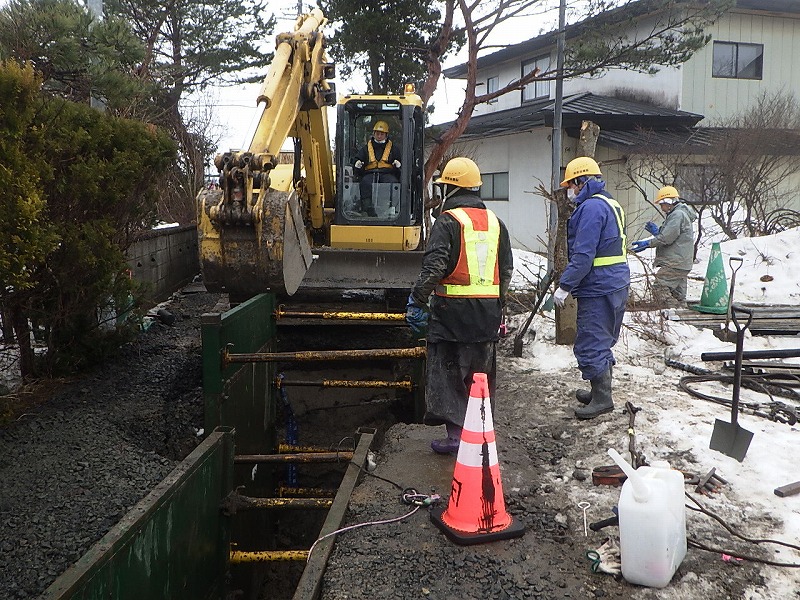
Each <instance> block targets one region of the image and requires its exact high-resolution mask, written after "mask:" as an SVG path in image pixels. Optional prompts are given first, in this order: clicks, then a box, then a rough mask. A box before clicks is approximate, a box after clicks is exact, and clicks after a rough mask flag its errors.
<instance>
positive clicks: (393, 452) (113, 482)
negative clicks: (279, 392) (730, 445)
mask: <svg viewBox="0 0 800 600" xmlns="http://www.w3.org/2000/svg"><path fill="white" fill-rule="evenodd" d="M224 306H225V302H224V298H220V297H219V296H217V295H213V294H207V293H192V294H178V295H176V296H175V297H174V298H173V303H172V304H171V305H170V306H169V307H168V308H170V310H172V311H173V312H174V313H175V314H176V316H177V317H178V319H177V322H176V324H175V325H174V326H172V327H168V326H165V325H161V324H157V325H156V326H154V327H153V328H151V330H150V331H148V332H146V333H143V334H142V335H141V336H140V338H139V339H138V340H137V341H135V342H134V343H132V344H130V345H128V346H126V347H125V348H123V351H122V353H121V354H120V356H119V357H117V358H115V359H113V360H110V361H109V362H108V363H107V364H105V365H103V366H101V367H99V368H98V369H97V370H95V371H93V372H92V373H89V374H86V375H84V376H82V377H80V378H76V379H75V380H73V381H70V382H65V385H64V387H63V388H62V389H61V390H60V391H59V392H57V393H55V394H53V395H52V396H51V397H50V398H48V399H45V400H43V401H42V402H41V403H40V404H37V405H32V406H31V407H30V410H28V411H26V412H24V413H21V414H19V415H18V416H17V418H16V420H14V421H13V422H11V423H10V424H8V425H6V426H4V427H2V428H0V479H2V482H3V486H2V492H1V493H0V524H1V525H2V527H0V551H1V552H0V598H4V599H5V598H8V599H9V600H11V599H23V598H35V597H36V596H38V595H39V594H40V593H41V592H42V591H44V589H46V587H47V586H48V585H49V584H50V583H51V582H52V581H53V580H54V579H55V578H56V577H57V576H58V575H59V574H60V573H61V572H63V571H64V570H65V569H66V568H67V567H68V566H69V565H70V564H71V563H72V562H74V561H75V560H76V559H77V558H78V557H79V556H81V554H82V553H83V552H85V551H86V550H88V549H89V548H90V547H91V545H92V544H93V543H94V542H96V541H97V540H98V539H100V537H102V535H104V534H105V533H106V532H107V531H108V530H109V529H110V528H111V527H112V526H113V525H114V524H115V523H116V522H117V521H118V520H119V519H120V517H121V516H122V515H124V514H125V512H126V511H127V510H128V509H130V508H131V507H132V506H133V505H134V504H135V503H136V502H137V501H138V500H140V499H141V498H142V497H144V496H145V495H146V494H147V493H148V492H149V491H150V490H151V489H152V488H153V487H154V486H155V485H156V484H157V483H158V481H160V480H161V479H162V478H163V477H165V476H166V475H167V474H168V473H169V472H170V471H171V469H173V468H174V467H175V465H176V464H177V462H178V461H179V460H180V459H181V458H183V457H184V456H185V455H186V454H187V453H188V452H189V451H190V450H191V449H192V448H193V447H194V446H195V445H196V444H197V443H198V442H199V437H198V435H197V432H198V430H200V429H201V428H202V423H201V419H202V394H201V390H202V388H201V368H200V364H201V362H200V356H201V355H200V350H201V348H200V315H202V314H203V313H204V312H209V311H214V310H217V309H219V308H220V307H222V308H224ZM284 335H290V336H291V334H284ZM511 343H512V340H511V338H508V339H506V340H504V341H503V342H502V343H501V348H500V357H501V358H500V360H499V363H500V367H499V368H500V372H499V388H498V393H497V397H496V398H495V406H496V409H495V414H494V422H495V430H496V434H497V447H498V451H499V456H500V464H501V468H502V482H503V487H504V492H505V500H506V505H507V509H508V511H509V513H511V514H512V515H513V517H514V518H515V519H517V520H518V521H519V522H520V523H522V524H523V525H524V526H525V529H526V531H525V534H524V535H523V536H522V537H521V538H518V539H514V540H508V541H499V542H493V543H490V544H481V545H476V546H467V547H462V546H457V545H455V544H453V543H451V542H450V541H449V540H447V538H445V536H444V535H442V534H441V533H440V532H439V531H438V530H437V529H436V528H434V526H433V525H432V524H431V522H430V520H429V517H428V515H427V509H421V510H419V511H418V512H416V513H415V514H414V515H412V516H410V517H409V518H407V519H406V520H404V521H403V522H400V523H393V524H389V525H380V526H374V527H364V528H360V529H358V530H355V531H351V532H347V533H344V534H341V535H340V536H338V539H337V543H336V545H335V549H334V551H333V554H332V559H331V562H330V565H329V568H328V570H327V573H326V576H325V580H324V588H323V594H322V597H323V598H324V599H326V600H339V599H344V598H348V599H356V598H363V599H367V598H370V599H372V598H403V599H405V598H419V597H423V598H432V599H442V600H449V599H451V598H453V599H455V598H460V599H473V598H474V599H486V598H491V599H495V598H497V599H502V598H542V599H559V598H692V599H694V598H704V599H705V600H723V599H738V598H751V599H756V598H764V599H766V598H773V597H774V596H770V594H769V589H768V588H767V587H766V586H767V585H768V578H765V577H764V571H763V567H762V566H761V565H759V564H758V563H753V562H747V563H743V564H735V563H728V562H723V561H722V560H721V559H720V556H719V555H718V554H714V553H709V552H703V551H700V550H696V549H690V550H689V553H688V555H687V557H686V559H685V560H684V562H683V564H682V565H681V567H680V568H679V570H678V572H677V573H676V575H675V577H674V579H673V581H672V584H671V585H670V586H669V587H668V588H666V589H664V590H660V591H659V590H649V589H645V588H639V587H636V586H632V585H630V584H628V583H626V582H625V581H624V580H622V579H620V578H614V577H612V576H610V575H605V574H596V573H592V571H591V569H590V563H589V561H588V560H587V559H586V557H585V551H586V550H587V549H589V548H597V547H598V546H599V545H600V544H602V542H603V541H604V539H605V536H606V534H607V533H616V531H617V530H616V528H609V529H606V530H603V531H602V532H598V533H595V532H591V531H590V532H589V535H588V536H586V535H584V527H583V513H582V511H581V510H580V509H579V508H578V507H577V502H580V501H582V500H585V501H588V502H590V504H591V508H590V509H588V511H587V518H588V520H589V521H597V520H600V519H603V518H605V517H607V516H610V515H611V508H612V506H614V505H615V504H616V502H617V499H618V493H619V492H618V489H617V488H609V487H603V488H598V487H594V486H592V483H591V474H590V473H591V468H592V466H595V465H597V464H598V463H600V464H608V462H609V460H608V457H605V454H604V453H605V450H606V448H608V447H609V446H614V447H616V448H618V449H620V450H624V448H626V447H627V439H628V438H627V431H626V430H627V423H628V418H627V416H626V415H625V414H623V413H622V411H621V410H620V407H621V406H622V405H623V404H624V402H625V400H631V401H632V402H634V403H638V402H639V400H640V399H641V398H642V397H646V394H647V393H648V387H647V386H648V385H649V382H641V381H635V380H625V379H624V377H623V376H621V377H620V378H619V380H617V381H615V393H617V398H616V401H617V406H618V409H617V410H616V411H615V412H614V413H613V414H610V415H605V416H603V417H600V418H599V419H597V420H595V421H593V422H590V423H582V422H578V421H576V420H575V419H574V418H573V416H572V412H571V411H572V407H573V406H574V403H573V402H572V401H570V400H569V396H570V395H571V393H572V391H573V390H574V389H575V387H576V386H577V385H578V384H579V380H578V374H577V371H574V372H566V373H563V374H562V375H561V376H558V377H554V376H553V375H552V374H547V375H542V374H540V373H537V372H534V371H532V370H530V369H527V368H526V367H525V363H524V362H520V361H517V360H515V359H513V358H511ZM379 399H380V398H379V397H378V396H375V398H373V399H372V400H373V401H371V402H369V403H368V404H369V411H368V416H367V414H366V412H365V413H364V414H362V413H360V412H359V408H358V407H355V410H354V409H353V407H347V408H344V407H343V408H342V410H340V411H339V412H331V411H315V412H312V411H309V412H308V414H310V415H317V417H316V419H317V420H316V423H317V424H318V425H315V426H314V427H319V428H322V427H324V425H325V423H326V422H327V423H329V424H330V423H335V426H336V432H337V433H336V434H335V435H328V436H326V435H324V434H323V433H322V432H321V431H316V430H313V428H309V429H305V430H304V431H305V432H308V438H306V439H304V440H301V442H305V443H317V444H336V443H338V442H339V441H340V438H339V437H338V436H339V435H340V434H339V431H340V430H341V428H342V427H352V431H355V426H358V425H360V424H362V423H361V420H363V419H366V420H365V422H364V423H363V424H364V425H367V426H375V425H376V424H379V425H380V426H381V427H384V429H385V427H386V426H388V425H389V424H390V422H393V421H396V420H398V419H405V420H408V415H409V414H410V412H409V410H408V407H405V408H403V407H398V406H396V405H394V404H392V403H386V404H385V406H383V407H382V404H381V403H380V402H377V401H376V400H379ZM644 418H646V416H645V417H644ZM441 430H442V428H434V427H424V426H421V425H416V424H413V423H399V424H397V425H394V426H392V427H391V428H389V429H388V432H387V433H386V435H385V436H383V435H381V436H378V439H379V440H381V442H382V445H380V446H379V447H376V448H375V452H376V461H377V469H376V471H375V474H376V475H379V476H381V477H383V478H385V479H388V480H391V481H393V482H396V483H398V484H399V485H400V486H402V487H413V488H415V489H417V490H418V491H420V492H422V493H432V492H436V493H439V494H442V495H443V496H445V499H446V496H447V494H448V492H449V488H450V482H451V478H452V474H453V467H454V461H455V459H454V458H453V457H442V456H437V455H434V454H433V453H432V452H431V451H430V449H429V442H430V440H432V439H433V438H434V437H438V436H440V435H441V433H442V431H441ZM334 438H336V439H334ZM643 450H644V451H645V452H647V448H643ZM660 458H668V459H670V460H671V461H672V462H674V463H681V464H680V466H681V467H682V468H687V469H690V468H691V464H692V457H691V456H690V455H686V456H671V457H660ZM408 511H410V507H409V506H406V505H403V504H402V503H401V502H400V501H399V492H398V490H397V489H396V488H395V487H394V486H393V485H392V484H390V483H387V482H386V481H384V480H382V479H377V478H374V477H369V476H367V477H365V478H364V479H363V481H362V484H361V485H360V486H359V487H358V488H357V489H356V492H355V494H354V496H353V498H352V501H351V505H350V510H349V512H348V515H347V524H356V523H362V522H366V521H374V520H380V519H387V518H391V517H397V516H400V515H403V514H405V513H406V512H408ZM727 516H732V515H727ZM689 530H690V534H691V535H692V536H693V537H695V538H699V539H703V540H706V541H707V542H712V541H719V542H720V543H723V542H725V541H726V540H727V538H726V537H725V536H721V535H720V528H719V527H718V526H715V525H714V524H713V523H709V522H708V519H706V518H704V517H703V518H699V517H696V516H695V515H694V514H691V513H690V515H689ZM723 533H724V532H723ZM286 542H287V544H288V545H292V540H290V539H289V540H286ZM734 546H735V545H734ZM743 549H744V550H747V551H748V552H750V553H754V552H757V550H756V551H754V550H753V549H752V548H743ZM761 554H762V555H763V554H764V553H763V552H761ZM284 587H285V586H284ZM272 589H273V590H276V589H278V586H274V587H273V588H272ZM748 590H749V591H748ZM753 590H755V591H753ZM273 597H277V596H273ZM280 597H284V596H280ZM285 597H290V596H285ZM784 597H785V596H784ZM795 597H797V598H800V596H798V595H796V596H795Z"/></svg>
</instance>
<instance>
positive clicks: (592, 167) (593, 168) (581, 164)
mask: <svg viewBox="0 0 800 600" xmlns="http://www.w3.org/2000/svg"><path fill="white" fill-rule="evenodd" d="M581 175H602V173H601V172H600V166H599V165H598V164H597V163H596V162H595V160H594V159H593V158H589V157H588V156H579V157H578V158H574V159H572V160H571V161H569V163H568V164H567V168H566V169H565V170H564V181H562V182H561V187H567V185H569V182H570V181H572V180H573V179H575V178H576V177H580V176H581Z"/></svg>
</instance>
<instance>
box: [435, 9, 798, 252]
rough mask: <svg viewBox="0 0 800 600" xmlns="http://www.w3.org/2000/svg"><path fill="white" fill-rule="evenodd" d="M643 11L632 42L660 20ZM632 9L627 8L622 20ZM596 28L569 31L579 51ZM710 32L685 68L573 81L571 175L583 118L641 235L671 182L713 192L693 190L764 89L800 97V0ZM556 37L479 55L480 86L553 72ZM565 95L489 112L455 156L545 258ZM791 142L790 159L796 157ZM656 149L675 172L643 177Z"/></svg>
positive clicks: (565, 149) (566, 118)
mask: <svg viewBox="0 0 800 600" xmlns="http://www.w3.org/2000/svg"><path fill="white" fill-rule="evenodd" d="M636 5H638V6H639V7H640V10H639V12H637V13H636V14H635V17H636V18H635V19H632V20H631V23H633V24H632V25H630V27H631V28H632V29H633V31H632V32H631V35H636V29H637V28H640V29H642V30H646V29H647V28H648V27H649V26H650V25H651V24H652V21H653V19H655V18H657V16H656V15H657V11H656V12H653V11H652V10H650V9H646V10H641V7H642V6H644V7H647V6H648V5H649V6H650V7H652V6H653V5H654V3H653V2H645V1H643V2H640V3H636ZM633 10H635V7H633V8H632V5H628V6H626V7H623V8H621V9H617V13H616V14H620V13H621V14H623V15H624V11H633ZM586 26H587V24H586V22H584V23H582V24H581V23H579V24H575V25H572V26H568V27H567V30H566V38H567V40H566V43H567V46H568V47H569V45H570V44H571V43H575V41H576V40H577V39H579V36H580V31H581V29H580V28H581V27H586ZM706 33H707V34H710V36H711V39H710V41H709V42H708V43H707V44H706V45H705V46H704V47H703V48H701V49H700V50H698V51H697V52H696V53H695V54H693V55H692V56H691V58H689V59H688V60H687V61H686V62H685V63H683V64H680V65H678V66H668V67H663V68H660V69H659V70H658V72H656V73H654V74H647V73H640V72H634V71H631V70H626V69H622V68H614V69H610V70H607V71H605V72H603V73H600V74H598V75H594V76H584V77H576V78H573V79H565V80H564V85H563V93H564V99H563V112H562V115H563V117H562V118H563V121H562V127H563V129H562V136H563V137H562V140H563V141H562V149H561V150H562V153H561V154H562V160H561V165H560V167H561V172H562V173H563V168H564V165H565V164H566V163H567V162H569V160H571V159H572V158H574V157H575V148H576V143H577V139H578V130H579V127H580V125H581V123H582V121H584V120H590V121H593V122H595V123H597V124H598V125H599V126H600V137H599V139H598V145H597V149H596V158H597V160H598V162H599V163H600V164H601V168H602V170H603V173H604V176H605V177H606V179H607V180H608V182H609V185H608V187H609V189H610V190H611V191H612V192H613V194H614V196H615V198H617V200H619V201H620V203H621V204H622V205H623V207H625V209H626V211H627V213H628V224H629V226H628V235H629V237H630V238H631V239H636V236H639V235H642V231H643V225H644V223H645V222H646V221H647V220H649V219H652V218H653V217H654V216H656V213H655V212H654V211H657V209H655V208H654V207H652V205H650V204H649V203H648V202H647V198H653V196H654V194H655V191H656V190H657V189H658V187H660V185H662V184H667V183H668V184H675V185H678V186H679V189H680V187H683V188H684V192H685V193H684V195H685V196H689V197H690V198H689V199H690V200H691V199H692V198H691V196H692V195H694V196H695V197H700V196H703V195H705V194H706V193H707V192H706V191H703V190H695V191H694V192H691V193H690V191H689V190H690V189H694V188H695V187H696V186H695V184H694V183H691V184H690V181H692V182H693V181H695V179H696V178H697V174H698V173H699V172H700V171H702V169H703V168H704V167H703V164H704V160H705V159H704V158H703V157H704V156H705V157H707V156H708V154H709V153H710V152H712V151H714V150H715V149H716V148H718V147H719V144H718V142H719V140H720V139H722V138H721V137H720V136H723V135H724V133H725V132H726V131H728V132H730V131H731V130H725V129H724V127H725V125H726V123H730V121H731V119H732V118H733V117H735V116H737V115H741V114H742V113H743V112H744V111H746V110H748V109H750V108H752V106H753V104H754V103H755V102H757V100H758V99H759V97H760V96H761V95H762V94H765V93H766V94H771V93H777V92H784V93H786V92H790V93H794V94H795V95H796V96H797V98H798V99H800V70H798V69H797V68H793V66H792V65H793V61H794V60H797V58H796V57H797V56H798V55H800V0H737V2H736V5H735V7H733V8H732V9H731V10H729V11H728V12H727V13H726V14H725V15H723V16H722V17H721V18H720V19H719V20H718V21H717V22H716V23H715V24H714V25H713V26H711V27H710V28H708V29H707V30H706ZM556 41H557V39H556V33H555V32H550V33H547V34H544V35H541V36H538V37H535V38H533V39H530V40H527V41H525V42H522V43H519V44H515V45H512V46H509V47H507V48H504V49H503V50H501V51H498V52H495V53H493V54H489V55H486V56H483V57H480V58H479V59H478V61H477V68H478V82H479V84H481V85H485V86H486V87H485V90H486V91H487V92H491V91H495V90H497V89H500V87H502V86H505V85H507V84H508V83H509V82H512V81H515V80H517V79H519V78H520V77H521V76H522V75H524V74H526V73H528V72H529V71H531V70H532V69H535V68H539V69H540V70H541V71H542V72H547V71H553V69H554V67H553V66H552V65H555V63H556ZM466 71H467V65H466V64H462V65H459V66H456V67H453V68H450V69H446V70H445V71H444V75H445V76H446V77H449V78H465V77H466ZM479 92H480V93H483V90H479ZM554 94H555V85H554V83H553V82H551V81H534V82H532V83H530V84H528V85H526V86H525V87H524V88H523V89H522V90H521V91H519V92H517V93H509V94H506V95H504V96H500V97H499V98H497V99H496V100H495V101H493V102H491V103H488V104H483V105H479V106H478V107H476V110H475V113H474V114H473V116H472V119H471V120H470V123H469V125H468V127H467V129H466V131H465V132H464V134H463V135H462V137H461V138H460V139H459V141H458V143H457V148H455V149H454V150H455V151H456V152H463V153H464V154H466V155H469V156H472V157H473V158H475V160H476V161H477V162H478V164H479V165H480V166H481V169H482V171H483V173H484V174H485V175H484V187H483V189H482V195H483V196H484V198H485V200H486V202H487V205H488V206H489V207H490V208H491V209H492V210H494V211H495V212H496V213H497V214H498V216H500V218H502V219H503V220H504V221H505V222H506V224H507V225H508V227H509V231H510V234H511V236H512V242H513V244H514V246H515V247H517V248H522V249H528V250H531V251H537V252H540V251H545V250H546V248H547V222H548V214H547V213H548V207H549V203H548V202H547V201H546V200H545V199H544V198H543V197H542V196H541V194H539V193H537V191H536V190H537V187H538V186H540V185H543V186H544V188H546V189H549V188H550V182H551V171H552V169H551V164H552V159H551V156H552V150H551V135H552V126H553V114H554ZM782 133H785V132H781V134H782ZM792 135H793V137H794V136H796V135H797V132H796V131H795V132H793V133H792ZM776 137H779V136H776ZM789 146H790V149H789V150H787V151H786V152H788V153H792V152H794V153H797V150H791V147H792V145H791V144H790V145H789ZM794 147H795V148H796V147H797V146H794ZM654 148H657V149H659V150H660V153H661V155H671V156H672V161H673V163H675V164H673V165H672V169H671V170H670V169H666V172H661V173H659V172H658V170H657V169H655V170H654V169H652V168H651V169H650V170H649V171H648V172H645V171H643V169H642V165H644V163H647V164H648V165H650V167H652V164H651V163H652V161H650V162H649V163H648V160H647V159H648V157H652V156H653V149H654ZM683 163H685V164H683ZM676 164H677V166H676ZM670 171H671V172H670ZM667 178H669V179H670V180H668V181H665V179H667ZM782 185H786V186H788V188H787V189H791V190H792V191H793V195H792V202H795V203H796V204H797V208H798V209H800V200H798V197H800V193H794V192H796V191H797V190H800V185H799V184H798V181H795V180H792V181H789V182H785V183H782ZM731 193H735V190H734V191H733V192H731ZM784 197H785V194H784Z"/></svg>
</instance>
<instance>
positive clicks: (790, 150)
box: [597, 127, 800, 156]
mask: <svg viewBox="0 0 800 600" xmlns="http://www.w3.org/2000/svg"><path fill="white" fill-rule="evenodd" d="M737 131H740V130H736V129H730V128H722V127H697V128H695V127H679V128H674V129H667V130H662V131H654V130H649V131H644V130H641V129H640V130H636V131H621V130H616V131H615V130H603V129H601V130H600V137H599V138H598V140H597V143H598V144H601V145H603V146H607V147H611V148H616V149H617V150H620V151H623V152H624V153H631V152H635V151H636V150H637V149H639V148H647V149H648V150H651V151H657V152H658V153H660V154H707V153H711V152H714V151H715V149H716V148H719V146H720V144H721V143H723V142H724V138H725V137H726V136H728V135H731V134H732V133H734V132H737ZM765 137H768V138H769V141H770V154H772V155H774V156H796V155H798V154H800V132H797V131H795V130H786V129H781V130H775V131H774V132H770V131H766V132H765Z"/></svg>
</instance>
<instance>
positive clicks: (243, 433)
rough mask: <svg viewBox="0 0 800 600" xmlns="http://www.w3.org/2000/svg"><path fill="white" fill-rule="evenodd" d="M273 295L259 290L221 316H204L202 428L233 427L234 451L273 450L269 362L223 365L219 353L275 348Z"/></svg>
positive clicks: (273, 411) (273, 408)
mask: <svg viewBox="0 0 800 600" xmlns="http://www.w3.org/2000/svg"><path fill="white" fill-rule="evenodd" d="M274 311H275V296H274V295H272V294H259V295H258V296H255V297H253V298H251V299H250V300H248V301H247V302H244V303H243V304H240V305H239V306H237V307H236V308H233V309H231V310H229V311H227V312H225V313H223V314H221V315H219V314H207V315H203V326H202V339H203V396H204V403H205V427H206V429H213V428H214V427H219V426H221V425H222V426H230V427H233V428H235V430H236V451H237V453H239V454H257V453H259V452H271V451H272V450H273V449H274V448H275V444H276V440H275V436H276V431H275V418H276V417H275V416H276V412H277V403H276V401H275V391H274V386H273V381H274V377H275V367H274V365H265V364H243V365H230V366H228V367H227V368H225V369H222V361H221V353H222V350H223V349H224V348H226V347H227V346H228V345H231V349H232V351H233V352H236V353H251V352H259V351H261V352H269V351H272V350H274V346H275V318H274V314H273V313H274Z"/></svg>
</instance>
